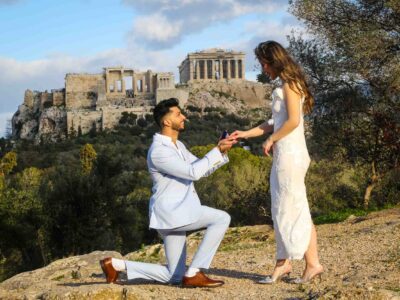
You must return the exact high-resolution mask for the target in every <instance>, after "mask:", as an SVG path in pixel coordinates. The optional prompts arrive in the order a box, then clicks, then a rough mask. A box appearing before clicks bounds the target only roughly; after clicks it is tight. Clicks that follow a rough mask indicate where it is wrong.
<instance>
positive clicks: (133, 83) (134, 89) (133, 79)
mask: <svg viewBox="0 0 400 300" xmlns="http://www.w3.org/2000/svg"><path fill="white" fill-rule="evenodd" d="M132 89H133V95H136V93H137V89H136V76H135V73H133V75H132Z"/></svg>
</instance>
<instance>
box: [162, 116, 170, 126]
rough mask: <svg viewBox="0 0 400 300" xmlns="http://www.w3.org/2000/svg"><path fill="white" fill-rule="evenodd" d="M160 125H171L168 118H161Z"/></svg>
mask: <svg viewBox="0 0 400 300" xmlns="http://www.w3.org/2000/svg"><path fill="white" fill-rule="evenodd" d="M161 125H162V126H161V127H171V120H170V119H168V118H163V119H162V120H161Z"/></svg>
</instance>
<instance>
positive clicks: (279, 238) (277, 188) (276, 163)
mask: <svg viewBox="0 0 400 300" xmlns="http://www.w3.org/2000/svg"><path fill="white" fill-rule="evenodd" d="M303 101H304V99H303V98H302V99H301V101H300V102H299V105H300V112H301V116H300V124H299V126H298V127H296V129H294V130H293V131H292V132H291V133H289V134H288V135H287V136H285V137H283V138H282V139H280V140H279V141H277V142H275V144H274V146H273V163H272V169H271V177H270V188H271V212H272V219H273V222H274V231H275V240H276V244H277V251H276V258H277V259H302V258H303V256H304V253H305V252H306V250H307V248H308V245H309V242H310V238H311V226H312V221H311V215H310V209H309V206H308V202H307V195H306V187H305V183H304V178H305V175H306V172H307V169H308V166H309V164H310V157H309V155H308V151H307V146H306V141H305V137H304V121H303V112H302V111H303V109H302V106H303ZM272 116H273V119H274V132H275V131H277V130H278V129H279V128H280V127H281V126H282V125H283V123H284V122H285V121H286V120H287V119H288V114H287V109H286V103H285V100H284V99H283V90H282V88H280V87H279V88H277V89H275V90H274V91H273V93H272Z"/></svg>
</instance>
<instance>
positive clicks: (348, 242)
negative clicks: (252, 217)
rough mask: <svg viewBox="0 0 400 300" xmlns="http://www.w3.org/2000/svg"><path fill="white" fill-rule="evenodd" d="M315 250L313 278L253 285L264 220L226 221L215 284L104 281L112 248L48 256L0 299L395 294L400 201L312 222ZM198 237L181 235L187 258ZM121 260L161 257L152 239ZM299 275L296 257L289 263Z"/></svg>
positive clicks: (1, 291) (399, 277)
mask: <svg viewBox="0 0 400 300" xmlns="http://www.w3.org/2000/svg"><path fill="white" fill-rule="evenodd" d="M317 232H318V234H319V251H320V256H321V261H322V264H323V265H324V266H325V270H326V273H325V274H324V275H325V276H324V278H323V281H322V282H321V283H312V284H307V285H293V284H290V283H287V282H280V283H278V284H275V285H259V284H255V281H256V280H257V279H259V278H260V277H261V276H264V275H266V274H268V272H269V271H270V270H271V269H272V267H273V264H274V251H275V250H274V249H275V243H274V235H273V230H272V228H271V227H270V226H268V225H259V226H247V227H235V228H230V229H229V231H228V233H227V235H226V237H225V239H224V241H223V243H222V245H221V247H220V249H219V251H218V253H217V255H216V257H215V260H214V262H213V264H212V269H210V270H209V271H208V273H209V274H211V275H212V276H214V277H219V278H222V279H223V280H225V282H226V284H225V285H224V286H223V287H221V288H217V289H182V288H179V287H176V286H169V285H161V284H156V283H149V282H143V281H131V282H127V283H126V284H125V285H122V286H121V285H109V284H106V283H105V279H104V276H103V274H102V272H101V269H100V267H99V265H98V260H99V259H100V258H102V257H105V256H116V257H121V255H120V254H119V253H117V252H113V251H104V252H101V251H95V252H92V253H90V254H86V255H81V256H74V257H69V258H65V259H61V260H57V261H54V262H53V263H51V264H50V265H48V266H46V267H44V268H41V269H37V270H34V271H30V272H25V273H21V274H18V275H16V276H14V277H12V278H10V279H8V280H6V281H4V282H2V283H1V284H0V298H1V299H318V298H323V299H400V284H399V283H400V207H396V208H392V209H388V210H383V211H379V212H374V213H370V214H369V215H367V216H363V217H355V216H350V217H349V218H348V219H347V220H346V221H344V222H341V223H337V224H325V225H318V226H317ZM201 236H202V232H195V233H193V234H191V235H190V236H189V237H188V250H189V257H191V256H192V254H193V249H195V248H196V246H197V245H198V243H199V241H200V239H201ZM125 258H126V259H136V260H141V261H148V262H160V263H163V262H164V256H163V250H162V246H161V245H160V244H156V245H152V246H148V247H145V248H143V249H141V250H139V251H136V252H132V253H129V254H127V255H126V256H125ZM293 266H294V270H293V271H294V274H295V275H292V276H298V275H300V274H301V271H302V268H303V262H298V261H296V262H294V265H293Z"/></svg>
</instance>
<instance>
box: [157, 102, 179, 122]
mask: <svg viewBox="0 0 400 300" xmlns="http://www.w3.org/2000/svg"><path fill="white" fill-rule="evenodd" d="M174 106H177V107H179V100H178V99H176V98H169V99H166V100H163V101H161V102H160V103H158V104H157V105H156V107H154V111H153V117H154V121H156V123H157V125H158V126H160V127H162V126H161V119H162V118H163V117H164V116H165V115H166V114H167V113H169V109H170V108H171V107H174Z"/></svg>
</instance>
